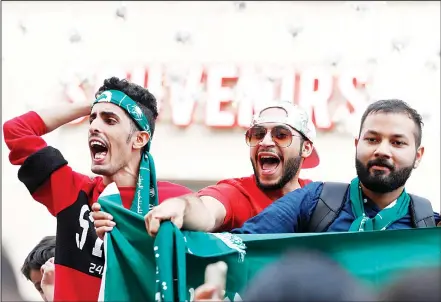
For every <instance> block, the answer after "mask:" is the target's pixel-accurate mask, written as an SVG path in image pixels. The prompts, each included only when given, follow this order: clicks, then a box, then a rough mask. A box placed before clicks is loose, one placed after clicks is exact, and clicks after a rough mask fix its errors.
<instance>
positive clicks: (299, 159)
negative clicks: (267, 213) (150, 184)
mask: <svg viewBox="0 0 441 302" xmlns="http://www.w3.org/2000/svg"><path fill="white" fill-rule="evenodd" d="M245 139H246V142H247V144H248V145H249V146H250V159H251V164H252V165H253V169H254V175H251V176H248V177H242V178H233V179H225V180H221V181H219V182H218V183H217V184H216V185H214V186H209V187H207V188H204V189H202V190H200V191H199V192H197V193H196V194H190V195H185V196H181V197H180V198H171V199H168V200H166V201H164V202H163V203H162V204H161V205H159V206H157V207H155V208H154V209H153V210H152V211H150V212H149V213H148V214H147V215H146V216H145V221H146V228H147V231H148V232H149V234H150V235H151V236H155V235H156V233H157V231H158V229H159V225H160V223H161V221H164V220H171V221H172V222H173V223H174V224H176V226H178V227H183V228H185V229H188V230H195V231H205V232H220V231H230V230H232V229H234V228H237V227H241V226H242V224H243V223H244V222H245V221H246V220H248V219H249V218H251V217H253V216H255V215H257V214H258V213H260V212H261V211H262V210H263V209H264V208H266V207H267V206H268V205H270V204H271V203H272V202H273V201H275V200H277V199H278V198H280V197H282V196H283V195H285V194H286V193H288V192H291V191H293V190H295V189H298V188H301V187H303V186H305V185H306V184H308V183H310V182H311V181H310V180H306V179H299V173H300V168H301V167H302V168H313V167H316V166H317V165H318V164H319V157H318V154H317V151H316V149H315V148H314V147H313V141H314V139H315V127H314V125H313V124H312V122H311V120H310V119H309V118H308V114H307V113H306V112H305V111H304V110H303V109H301V108H300V107H298V106H296V105H294V104H292V103H289V102H275V103H271V104H268V105H267V106H264V107H263V108H262V109H261V110H260V111H258V113H257V114H256V115H255V116H254V118H253V121H252V123H251V127H250V128H249V129H248V130H247V132H246V135H245ZM94 210H95V207H94ZM92 216H93V217H94V219H95V227H96V228H97V234H98V236H100V237H102V236H103V234H104V232H105V231H109V230H111V228H112V226H111V223H113V222H111V221H110V220H109V219H106V214H105V213H103V212H98V211H97V212H94V213H93V214H92Z"/></svg>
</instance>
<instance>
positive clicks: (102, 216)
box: [92, 202, 116, 239]
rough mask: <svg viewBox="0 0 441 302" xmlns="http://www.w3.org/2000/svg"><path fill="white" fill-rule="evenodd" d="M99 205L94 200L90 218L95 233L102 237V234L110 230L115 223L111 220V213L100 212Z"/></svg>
mask: <svg viewBox="0 0 441 302" xmlns="http://www.w3.org/2000/svg"><path fill="white" fill-rule="evenodd" d="M100 210H101V205H100V204H99V203H97V202H95V203H94V204H93V205H92V211H93V212H92V218H93V224H94V225H95V229H96V234H97V235H98V237H99V238H100V239H104V234H105V233H106V232H110V231H111V230H112V229H113V227H114V226H115V225H116V223H115V222H114V221H112V220H113V217H112V215H110V214H108V213H106V212H102V211H100Z"/></svg>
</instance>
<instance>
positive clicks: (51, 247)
mask: <svg viewBox="0 0 441 302" xmlns="http://www.w3.org/2000/svg"><path fill="white" fill-rule="evenodd" d="M52 257H55V236H46V237H44V238H43V239H41V241H40V242H39V243H38V244H37V245H36V246H35V247H34V248H33V249H32V251H31V252H30V253H29V255H28V256H27V257H26V259H25V261H24V263H23V266H22V267H21V272H22V274H23V275H24V276H25V277H26V279H28V280H31V270H40V268H41V266H42V265H43V264H45V263H46V261H48V260H49V259H50V258H52Z"/></svg>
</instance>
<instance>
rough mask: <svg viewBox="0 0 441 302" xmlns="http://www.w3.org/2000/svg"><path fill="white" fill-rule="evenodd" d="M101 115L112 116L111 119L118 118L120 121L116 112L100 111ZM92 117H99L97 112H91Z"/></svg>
mask: <svg viewBox="0 0 441 302" xmlns="http://www.w3.org/2000/svg"><path fill="white" fill-rule="evenodd" d="M99 114H100V115H104V116H111V117H116V118H117V119H118V120H119V116H118V114H116V113H115V112H112V111H100V112H99ZM90 115H95V116H96V115H97V113H96V112H91V113H90Z"/></svg>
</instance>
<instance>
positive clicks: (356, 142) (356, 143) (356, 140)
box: [354, 138, 358, 148]
mask: <svg viewBox="0 0 441 302" xmlns="http://www.w3.org/2000/svg"><path fill="white" fill-rule="evenodd" d="M354 145H355V148H357V146H358V138H356V139H355V140H354Z"/></svg>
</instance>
